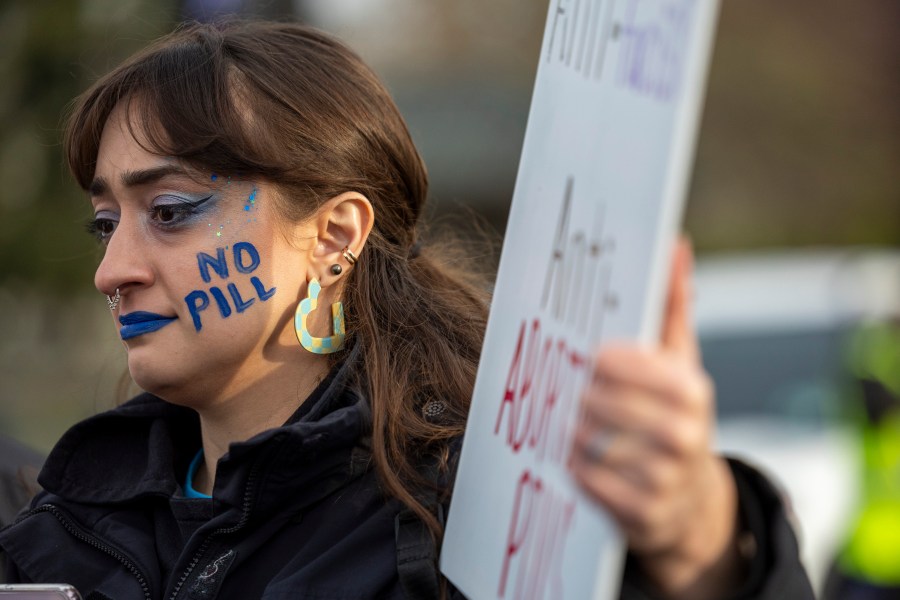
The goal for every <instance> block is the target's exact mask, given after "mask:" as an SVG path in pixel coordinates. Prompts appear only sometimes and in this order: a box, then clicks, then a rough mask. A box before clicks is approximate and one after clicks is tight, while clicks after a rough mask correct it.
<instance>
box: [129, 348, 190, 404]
mask: <svg viewBox="0 0 900 600" xmlns="http://www.w3.org/2000/svg"><path fill="white" fill-rule="evenodd" d="M171 361H172V359H171V357H169V358H168V360H166V357H152V356H147V355H146V353H142V352H132V351H129V353H128V372H129V373H130V374H131V379H132V380H134V382H135V383H136V384H137V385H138V387H140V388H141V389H142V390H144V391H146V392H150V393H151V394H153V395H154V396H159V397H160V398H162V399H163V400H167V401H170V402H172V401H174V399H175V398H176V397H177V396H179V395H181V394H179V392H181V393H183V392H184V389H185V386H186V383H187V382H188V381H189V380H190V377H189V376H188V374H186V373H182V372H180V369H177V368H173V365H172V362H171Z"/></svg>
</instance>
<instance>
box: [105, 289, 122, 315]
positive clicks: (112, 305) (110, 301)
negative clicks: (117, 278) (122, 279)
mask: <svg viewBox="0 0 900 600" xmlns="http://www.w3.org/2000/svg"><path fill="white" fill-rule="evenodd" d="M121 298H122V297H121V296H120V295H119V288H116V295H115V296H107V297H106V305H107V306H108V307H109V310H116V307H117V306H119V300H120V299H121Z"/></svg>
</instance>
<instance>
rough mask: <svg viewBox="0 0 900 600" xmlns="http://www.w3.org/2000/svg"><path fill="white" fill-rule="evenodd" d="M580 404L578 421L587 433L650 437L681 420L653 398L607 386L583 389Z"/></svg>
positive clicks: (631, 389) (626, 388)
mask: <svg viewBox="0 0 900 600" xmlns="http://www.w3.org/2000/svg"><path fill="white" fill-rule="evenodd" d="M582 405H583V413H582V414H583V421H582V422H583V424H584V425H585V427H586V428H587V429H589V430H598V429H608V430H615V431H623V432H627V433H633V434H636V435H641V436H645V437H650V438H652V437H655V436H654V434H655V433H656V432H657V431H659V430H660V429H664V428H667V427H669V426H671V424H672V423H673V422H676V421H677V420H680V418H681V415H680V411H678V409H677V408H675V407H674V406H672V405H671V404H670V403H668V402H660V401H659V399H658V397H656V396H655V395H651V394H648V393H646V392H644V391H643V390H641V389H639V388H635V387H630V386H619V385H613V384H609V383H601V384H597V385H592V386H590V387H588V388H586V389H585V392H584V397H583V399H582Z"/></svg>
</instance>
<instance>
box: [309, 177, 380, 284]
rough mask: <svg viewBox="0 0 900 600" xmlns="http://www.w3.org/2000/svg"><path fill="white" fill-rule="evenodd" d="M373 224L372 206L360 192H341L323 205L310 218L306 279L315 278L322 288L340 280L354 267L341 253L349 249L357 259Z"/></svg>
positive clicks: (373, 212)
mask: <svg viewBox="0 0 900 600" xmlns="http://www.w3.org/2000/svg"><path fill="white" fill-rule="evenodd" d="M374 224H375V211H374V209H373V208H372V203H371V202H369V199H368V198H366V197H365V196H363V195H362V194H360V193H359V192H344V193H343V194H340V195H338V196H335V197H334V198H331V199H330V200H328V201H327V202H325V203H324V204H323V205H322V206H321V207H319V210H318V211H316V214H315V215H314V216H313V225H314V227H315V236H316V237H315V243H314V244H313V246H312V248H311V255H310V257H309V259H310V260H309V273H308V274H307V277H308V278H309V279H311V278H313V277H315V278H316V279H318V280H319V283H321V284H322V287H323V288H324V287H328V286H329V285H333V284H335V283H336V282H337V281H339V280H342V279H343V277H344V275H345V274H346V273H347V272H348V271H349V270H350V269H352V268H353V265H351V264H350V263H349V262H348V261H347V259H346V258H345V257H344V255H343V254H342V252H341V251H342V250H343V249H344V248H348V249H349V250H350V252H352V253H353V255H354V256H357V257H359V256H360V255H361V254H362V252H363V249H364V247H365V245H366V240H367V239H368V238H369V232H371V231H372V226H373V225H374ZM333 265H340V266H341V270H342V273H341V274H339V275H335V274H334V273H333V272H332V270H331V269H332V266H333Z"/></svg>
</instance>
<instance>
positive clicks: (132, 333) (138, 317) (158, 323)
mask: <svg viewBox="0 0 900 600" xmlns="http://www.w3.org/2000/svg"><path fill="white" fill-rule="evenodd" d="M177 318H178V317H166V316H163V315H158V314H156V313H152V312H144V311H136V312H132V313H128V314H126V315H119V323H121V324H122V328H121V329H119V335H120V336H122V339H123V340H130V339H131V338H133V337H137V336H139V335H144V334H145V333H152V332H154V331H157V330H159V329H162V328H163V327H165V326H166V325H168V324H169V323H171V322H172V321H174V320H175V319H177Z"/></svg>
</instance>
